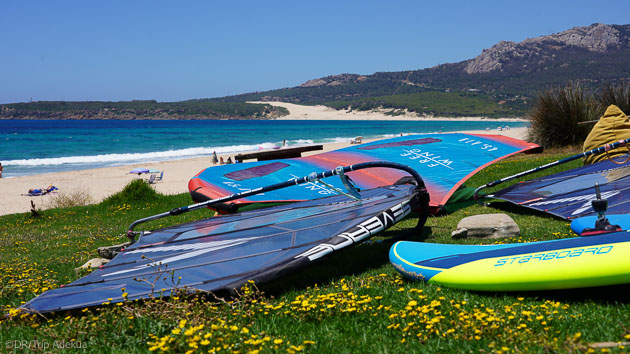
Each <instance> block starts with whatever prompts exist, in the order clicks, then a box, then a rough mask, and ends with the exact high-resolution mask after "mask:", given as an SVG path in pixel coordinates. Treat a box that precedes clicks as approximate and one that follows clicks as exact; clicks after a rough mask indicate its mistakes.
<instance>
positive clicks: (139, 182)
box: [102, 179, 158, 206]
mask: <svg viewBox="0 0 630 354" xmlns="http://www.w3.org/2000/svg"><path fill="white" fill-rule="evenodd" d="M157 197H158V193H157V192H156V191H155V189H153V187H152V186H151V185H149V184H148V183H147V182H146V181H145V180H143V179H134V180H133V181H131V182H129V183H128V184H127V185H126V186H125V188H123V190H122V191H120V192H118V193H116V194H113V195H111V196H109V197H107V198H105V200H103V202H102V203H103V204H104V205H116V206H117V205H122V204H130V205H133V204H137V203H139V202H149V201H153V200H155V199H156V198H157Z"/></svg>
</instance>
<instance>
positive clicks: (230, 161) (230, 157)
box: [226, 156, 232, 164]
mask: <svg viewBox="0 0 630 354" xmlns="http://www.w3.org/2000/svg"><path fill="white" fill-rule="evenodd" d="M226 163H227V164H231V163H232V156H228V159H227V162H226Z"/></svg>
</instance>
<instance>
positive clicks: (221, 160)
mask: <svg viewBox="0 0 630 354" xmlns="http://www.w3.org/2000/svg"><path fill="white" fill-rule="evenodd" d="M219 163H220V164H221V165H223V164H224V163H225V161H223V156H221V157H219Z"/></svg>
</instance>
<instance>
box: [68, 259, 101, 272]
mask: <svg viewBox="0 0 630 354" xmlns="http://www.w3.org/2000/svg"><path fill="white" fill-rule="evenodd" d="M107 263H109V259H105V258H92V259H90V260H89V261H87V262H85V264H84V265H82V266H80V267H79V268H74V270H76V271H80V270H81V269H90V268H98V267H100V266H102V265H105V264H107Z"/></svg>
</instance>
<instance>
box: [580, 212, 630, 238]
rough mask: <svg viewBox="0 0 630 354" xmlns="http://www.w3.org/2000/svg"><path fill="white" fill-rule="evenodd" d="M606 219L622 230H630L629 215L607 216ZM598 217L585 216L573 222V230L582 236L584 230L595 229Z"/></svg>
mask: <svg viewBox="0 0 630 354" xmlns="http://www.w3.org/2000/svg"><path fill="white" fill-rule="evenodd" d="M606 218H607V219H608V222H610V224H611V225H619V227H621V229H622V230H630V215H629V214H606ZM596 220H597V215H590V216H583V217H581V218H577V219H575V220H573V221H571V230H572V231H573V232H575V233H576V234H578V235H581V234H582V232H583V231H584V229H586V228H593V227H595V221H596Z"/></svg>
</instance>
